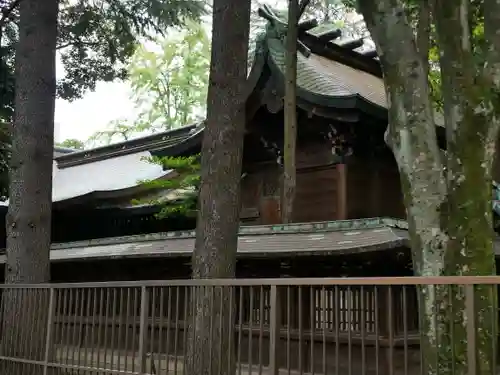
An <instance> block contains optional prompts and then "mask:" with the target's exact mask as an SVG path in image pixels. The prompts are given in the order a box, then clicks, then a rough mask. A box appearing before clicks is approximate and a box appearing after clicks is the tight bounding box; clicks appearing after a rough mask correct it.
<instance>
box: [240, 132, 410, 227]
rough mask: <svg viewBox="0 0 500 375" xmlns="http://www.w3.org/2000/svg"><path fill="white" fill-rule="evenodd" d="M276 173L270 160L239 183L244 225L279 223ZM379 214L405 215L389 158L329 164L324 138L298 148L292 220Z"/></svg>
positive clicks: (253, 168) (396, 175)
mask: <svg viewBox="0 0 500 375" xmlns="http://www.w3.org/2000/svg"><path fill="white" fill-rule="evenodd" d="M281 173H282V169H281V168H280V167H279V166H278V165H277V164H276V163H274V162H269V163H266V164H255V165H252V166H251V168H250V169H249V171H248V174H247V176H246V177H245V178H244V179H243V181H242V189H243V191H242V221H243V222H244V223H245V224H247V225H251V224H255V225H259V224H277V223H280V222H281V219H280V212H279V205H280V185H281V181H280V179H281V177H280V176H281ZM383 216H386V217H394V218H401V219H404V218H405V217H406V215H405V208H404V203H403V195H402V191H401V184H400V180H399V172H398V169H397V165H396V163H395V161H394V159H392V157H385V158H375V157H368V156H359V155H358V156H356V155H354V156H350V157H348V158H347V162H346V164H335V160H334V157H333V156H332V154H331V149H330V148H329V145H328V143H327V142H326V141H325V142H320V141H315V142H309V143H306V144H302V145H301V146H300V147H298V150H297V190H296V196H295V205H294V212H293V221H294V222H313V221H331V220H343V219H359V218H367V217H383Z"/></svg>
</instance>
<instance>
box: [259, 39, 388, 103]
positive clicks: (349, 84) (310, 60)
mask: <svg viewBox="0 0 500 375" xmlns="http://www.w3.org/2000/svg"><path fill="white" fill-rule="evenodd" d="M267 44H268V47H269V53H270V57H271V59H272V61H273V62H274V64H275V65H276V67H277V68H278V69H279V70H280V71H281V72H282V73H283V74H284V71H285V46H284V45H283V42H282V41H280V40H278V39H268V41H267ZM297 85H298V87H300V88H302V89H304V90H306V91H307V92H310V93H312V94H315V95H318V96H321V97H330V98H332V99H333V98H337V99H341V98H355V97H359V98H361V99H363V100H366V101H368V102H370V103H372V104H373V105H376V106H379V107H381V108H386V106H387V104H386V103H387V101H386V96H385V87H384V80H383V79H382V78H379V77H376V76H374V75H372V74H370V73H367V72H364V71H362V70H358V69H354V68H352V67H350V66H347V65H344V64H341V63H339V62H336V61H333V60H330V59H327V58H325V57H323V56H319V55H316V54H314V53H311V54H310V55H309V56H307V57H306V56H304V55H303V54H301V53H297ZM332 106H333V107H335V105H332Z"/></svg>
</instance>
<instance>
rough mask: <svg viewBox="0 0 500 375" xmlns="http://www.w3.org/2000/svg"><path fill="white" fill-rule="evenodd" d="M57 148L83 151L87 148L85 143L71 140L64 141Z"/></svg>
mask: <svg viewBox="0 0 500 375" xmlns="http://www.w3.org/2000/svg"><path fill="white" fill-rule="evenodd" d="M56 146H59V147H65V148H72V149H75V150H83V149H84V148H85V143H84V142H82V141H80V140H79V139H74V138H70V139H65V140H64V141H62V142H59V143H57V144H56Z"/></svg>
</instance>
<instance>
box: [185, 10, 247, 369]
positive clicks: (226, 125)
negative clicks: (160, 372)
mask: <svg viewBox="0 0 500 375" xmlns="http://www.w3.org/2000/svg"><path fill="white" fill-rule="evenodd" d="M212 25H213V29H212V60H211V64H210V80H209V87H208V99H207V122H206V125H205V135H204V139H203V145H202V154H201V155H202V156H201V186H200V195H199V213H198V223H197V229H196V244H195V250H194V253H193V259H192V266H193V278H194V279H210V278H212V279H213V278H217V279H220V278H232V277H234V276H235V266H236V251H237V245H238V229H239V217H240V178H241V168H242V154H243V135H244V131H245V120H246V119H245V103H246V97H245V96H244V94H243V93H244V92H245V90H244V87H245V84H246V78H247V54H248V40H249V28H250V0H215V1H214V4H213V23H212ZM193 292H195V293H193V294H192V295H191V302H192V304H193V306H192V311H194V314H193V316H192V319H191V321H190V326H189V335H188V343H187V345H188V354H187V370H188V374H189V375H202V374H213V373H216V374H221V375H223V374H231V375H233V374H234V366H233V365H234V358H235V356H234V349H233V347H232V346H233V345H232V344H233V343H234V339H233V337H232V334H233V328H234V319H233V315H234V314H233V306H231V305H230V303H229V301H231V300H232V301H234V299H232V298H231V296H232V293H233V291H231V290H228V288H212V287H206V288H197V289H195V290H193Z"/></svg>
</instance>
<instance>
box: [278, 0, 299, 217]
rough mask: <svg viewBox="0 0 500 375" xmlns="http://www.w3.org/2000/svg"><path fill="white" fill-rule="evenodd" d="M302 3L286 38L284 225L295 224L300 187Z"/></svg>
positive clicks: (291, 8) (292, 1) (291, 6)
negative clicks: (294, 210) (298, 135)
mask: <svg viewBox="0 0 500 375" xmlns="http://www.w3.org/2000/svg"><path fill="white" fill-rule="evenodd" d="M298 18H299V1H298V0H289V1H288V30H287V34H286V61H285V63H286V67H285V68H286V69H285V106H284V115H285V118H284V123H283V131H284V137H283V138H284V144H283V189H282V192H281V221H282V222H283V223H285V224H286V223H289V222H291V220H292V214H293V203H294V200H295V187H296V180H297V176H296V174H297V173H296V163H295V156H296V155H295V154H296V143H297V36H298V27H297V26H298V25H297V24H298Z"/></svg>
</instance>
